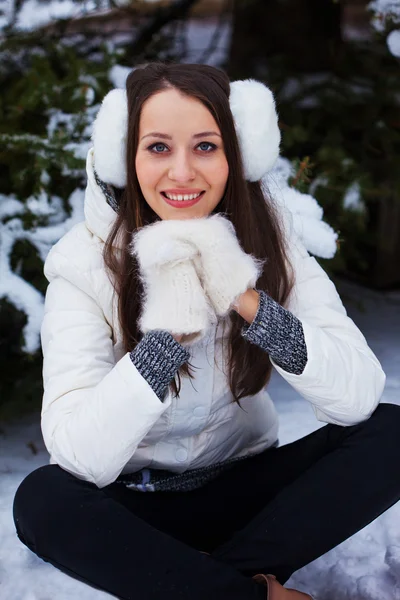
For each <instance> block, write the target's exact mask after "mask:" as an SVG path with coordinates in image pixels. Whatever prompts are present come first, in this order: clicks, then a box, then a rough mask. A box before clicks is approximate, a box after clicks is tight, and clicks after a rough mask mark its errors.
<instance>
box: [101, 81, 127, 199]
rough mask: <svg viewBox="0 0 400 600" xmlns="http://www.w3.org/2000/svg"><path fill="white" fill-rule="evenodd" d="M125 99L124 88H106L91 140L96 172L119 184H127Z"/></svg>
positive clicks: (111, 182)
mask: <svg viewBox="0 0 400 600" xmlns="http://www.w3.org/2000/svg"><path fill="white" fill-rule="evenodd" d="M127 129H128V101H127V96H126V91H125V90H122V89H115V90H111V92H108V94H107V95H106V96H105V97H104V99H103V102H102V103H101V106H100V110H99V112H98V113H97V117H96V119H95V121H94V124H93V133H92V141H93V147H94V164H95V169H96V173H97V175H98V176H99V177H100V179H101V180H102V181H104V182H105V183H110V184H111V185H115V186H116V187H118V188H124V187H125V186H126V136H127Z"/></svg>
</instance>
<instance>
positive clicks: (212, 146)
mask: <svg viewBox="0 0 400 600" xmlns="http://www.w3.org/2000/svg"><path fill="white" fill-rule="evenodd" d="M197 147H198V148H200V150H202V151H203V152H211V151H212V150H215V148H216V145H215V144H211V143H210V142H201V144H199V145H198V146H197Z"/></svg>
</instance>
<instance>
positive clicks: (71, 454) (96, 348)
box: [42, 151, 385, 488]
mask: <svg viewBox="0 0 400 600" xmlns="http://www.w3.org/2000/svg"><path fill="white" fill-rule="evenodd" d="M92 163H93V153H92V151H90V152H89V155H88V162H87V174H88V186H87V190H86V197H85V219H86V220H85V222H82V223H79V224H77V225H75V227H73V228H72V229H71V230H70V231H69V232H68V233H67V234H66V235H65V236H64V237H63V238H62V239H61V240H60V241H59V242H58V243H57V244H56V245H55V246H54V247H53V248H52V250H51V251H50V253H49V255H48V258H47V260H46V264H45V275H46V277H47V279H48V280H49V282H50V284H49V286H48V289H47V294H46V304H45V317H44V321H43V326H42V347H43V356H44V365H43V379H44V398H43V409H42V432H43V436H44V441H45V444H46V447H47V449H48V451H49V453H50V455H51V459H50V462H52V463H57V464H59V465H60V466H61V467H62V468H64V469H65V470H67V471H69V472H71V473H73V474H74V475H76V476H77V477H79V478H82V479H85V480H87V481H90V482H93V483H95V484H96V485H97V486H98V487H100V488H101V487H104V486H106V485H108V484H110V483H112V482H113V481H114V480H115V479H116V478H117V476H118V475H119V474H120V473H121V472H123V473H128V472H133V471H137V470H139V469H141V468H144V467H152V468H164V469H170V470H171V471H175V472H177V473H180V472H183V471H185V470H186V469H194V468H198V467H202V466H205V465H208V464H212V463H215V462H219V461H221V460H225V459H228V458H230V457H238V456H243V455H246V454H248V453H257V452H261V451H262V450H264V449H265V448H267V447H269V446H271V445H272V444H273V443H274V442H275V441H276V439H277V435H278V419H277V413H276V410H275V408H274V405H273V403H272V401H271V398H270V396H269V394H268V392H267V391H266V389H263V390H262V391H261V392H259V393H258V394H257V395H256V396H254V397H249V398H247V399H246V398H244V399H243V400H242V401H241V404H242V407H243V408H244V409H245V410H242V409H241V408H240V407H239V406H238V405H237V404H236V403H233V402H232V396H231V393H230V390H229V387H228V384H227V378H226V376H225V374H224V371H225V372H226V364H225V362H224V355H223V352H222V338H221V335H222V328H221V327H216V326H215V325H214V326H213V327H212V328H211V329H210V331H209V333H208V335H207V336H206V337H205V338H204V339H203V340H201V341H200V342H198V343H197V344H195V345H193V346H191V347H190V351H191V363H192V364H193V365H195V366H196V367H197V369H196V370H195V379H194V380H192V381H191V380H189V379H188V378H182V380H181V381H182V388H181V393H180V397H179V398H175V397H173V394H171V393H170V392H169V393H168V395H167V396H166V398H165V401H164V402H160V400H159V399H158V397H157V396H156V394H155V393H154V392H153V390H152V388H151V387H150V385H149V384H148V383H147V381H146V380H145V379H144V378H143V377H142V376H141V375H140V373H139V372H138V371H137V369H136V368H135V366H134V365H133V363H132V361H131V359H130V358H129V354H128V353H125V352H124V350H123V348H122V343H121V332H120V328H119V325H118V319H117V313H116V303H115V300H114V301H113V289H112V286H111V283H110V281H109V279H108V277H107V275H106V272H105V269H104V264H103V258H102V250H103V245H104V241H105V240H106V238H107V236H108V233H109V230H110V227H111V225H112V222H113V221H114V219H115V213H114V211H113V210H112V208H111V207H110V206H109V205H108V204H107V202H106V200H105V198H104V195H103V193H102V191H101V190H100V188H99V187H98V186H97V184H96V182H95V179H94V174H93V164H92ZM290 243H291V247H290V252H291V261H292V263H293V266H294V269H295V275H296V284H295V288H294V290H293V292H292V294H291V297H290V302H289V304H288V309H289V310H291V311H292V312H293V313H294V314H295V315H296V316H297V317H298V318H299V319H300V320H301V322H302V324H303V328H304V334H305V340H306V344H307V351H308V363H307V365H306V368H305V370H304V372H303V373H302V374H301V375H293V374H290V373H287V372H286V371H284V370H283V369H282V368H280V367H279V366H278V365H276V364H275V363H274V362H273V361H272V364H273V366H274V367H275V368H276V369H277V371H278V372H279V373H280V374H281V375H282V377H284V379H286V381H288V382H289V384H290V385H291V386H293V387H294V388H295V389H296V390H297V391H298V392H299V393H300V394H301V395H302V396H303V397H304V398H305V399H306V400H308V401H309V402H310V403H311V404H312V407H313V409H314V412H315V414H316V417H317V419H318V420H320V421H325V422H330V423H337V424H339V425H352V424H355V423H358V422H360V421H363V420H365V419H367V418H368V417H369V416H370V415H371V413H372V412H373V411H374V409H375V408H376V406H377V404H378V403H379V400H380V397H381V394H382V392H383V388H384V385H385V374H384V372H383V371H382V368H381V365H380V363H379V362H378V360H377V358H376V357H375V355H374V354H373V352H372V351H371V350H370V348H369V347H368V345H367V342H366V340H365V338H364V336H363V335H362V333H361V332H360V331H359V329H358V328H357V327H356V326H355V324H354V323H353V321H352V320H351V319H350V318H349V317H347V315H346V311H345V309H344V307H343V305H342V302H341V300H340V298H339V296H338V294H337V292H336V289H335V287H334V285H333V283H332V282H331V281H330V279H329V278H328V277H327V275H326V273H325V272H324V271H323V269H322V268H321V267H320V266H319V265H318V263H317V261H316V260H315V258H313V257H311V256H310V255H309V254H308V252H307V251H306V250H305V248H304V246H303V245H302V244H301V243H300V241H299V240H298V238H297V237H295V236H294V234H293V236H292V239H291V242H290ZM225 334H226V332H225ZM214 359H215V362H216V364H214Z"/></svg>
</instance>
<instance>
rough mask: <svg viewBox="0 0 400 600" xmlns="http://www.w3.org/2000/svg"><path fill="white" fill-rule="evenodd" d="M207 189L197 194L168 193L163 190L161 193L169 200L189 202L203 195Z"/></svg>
mask: <svg viewBox="0 0 400 600" xmlns="http://www.w3.org/2000/svg"><path fill="white" fill-rule="evenodd" d="M204 194H205V191H202V192H199V193H197V194H167V193H166V192H161V195H162V196H164V198H167V200H174V201H175V202H189V201H191V200H196V199H197V198H200V196H203V195H204Z"/></svg>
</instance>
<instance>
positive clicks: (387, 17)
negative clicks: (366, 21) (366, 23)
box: [367, 0, 400, 32]
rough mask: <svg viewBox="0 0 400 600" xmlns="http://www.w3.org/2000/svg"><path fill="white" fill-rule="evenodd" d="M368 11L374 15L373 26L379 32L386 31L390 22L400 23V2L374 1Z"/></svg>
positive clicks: (395, 0) (390, 0)
mask: <svg viewBox="0 0 400 600" xmlns="http://www.w3.org/2000/svg"><path fill="white" fill-rule="evenodd" d="M367 9H368V10H370V11H371V12H372V13H373V18H372V25H373V26H374V27H375V29H376V30H377V31H380V32H383V31H385V29H386V25H387V22H388V21H392V22H393V23H400V3H399V0H372V2H370V3H369V4H368V5H367Z"/></svg>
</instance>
